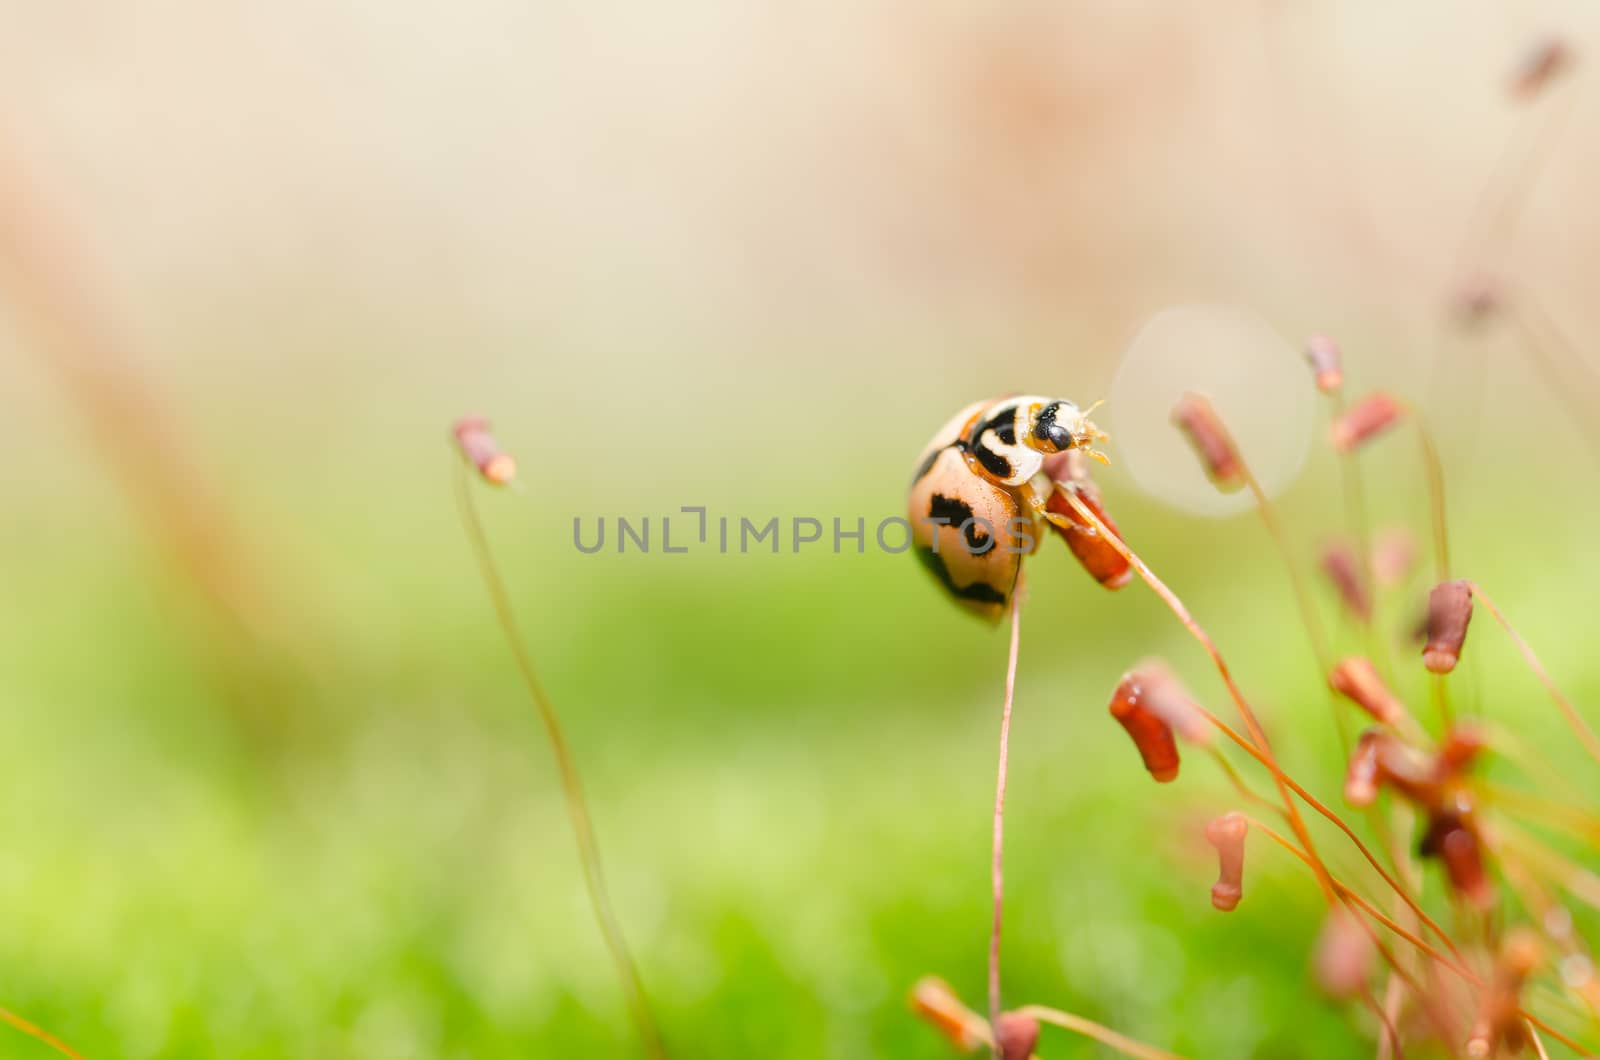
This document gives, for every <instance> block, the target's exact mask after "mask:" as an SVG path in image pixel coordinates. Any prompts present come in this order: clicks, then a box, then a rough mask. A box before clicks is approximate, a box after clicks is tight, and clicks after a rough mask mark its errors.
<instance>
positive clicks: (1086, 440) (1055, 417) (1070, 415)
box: [1028, 401, 1106, 457]
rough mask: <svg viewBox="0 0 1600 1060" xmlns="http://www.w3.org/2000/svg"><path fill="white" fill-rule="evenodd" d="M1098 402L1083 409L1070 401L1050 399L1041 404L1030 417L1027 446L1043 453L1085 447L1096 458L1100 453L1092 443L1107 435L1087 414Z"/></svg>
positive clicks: (1101, 439)
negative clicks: (1030, 426)
mask: <svg viewBox="0 0 1600 1060" xmlns="http://www.w3.org/2000/svg"><path fill="white" fill-rule="evenodd" d="M1099 405H1100V402H1098V401H1096V402H1095V403H1094V404H1093V405H1090V406H1089V408H1088V409H1087V410H1083V409H1079V408H1078V406H1077V405H1075V404H1073V403H1072V402H1070V401H1052V402H1050V403H1049V404H1046V405H1043V406H1041V407H1040V408H1039V411H1038V413H1037V414H1035V416H1034V417H1033V429H1032V430H1030V431H1029V432H1028V445H1029V447H1030V448H1033V449H1037V450H1039V451H1040V452H1043V453H1059V452H1063V451H1064V450H1067V449H1086V450H1088V451H1089V453H1090V454H1091V455H1093V456H1096V457H1098V456H1099V455H1100V454H1098V453H1096V452H1095V450H1094V449H1093V448H1092V447H1093V445H1094V443H1095V442H1097V441H1104V440H1105V437H1106V435H1105V432H1104V431H1102V430H1100V428H1098V427H1096V426H1095V425H1094V424H1093V423H1092V422H1091V421H1090V420H1089V413H1090V412H1093V411H1094V410H1095V409H1096V408H1097V407H1099Z"/></svg>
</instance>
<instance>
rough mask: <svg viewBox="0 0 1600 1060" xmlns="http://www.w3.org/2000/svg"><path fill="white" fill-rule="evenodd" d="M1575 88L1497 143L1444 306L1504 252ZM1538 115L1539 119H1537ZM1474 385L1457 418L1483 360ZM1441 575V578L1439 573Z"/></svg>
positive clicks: (1438, 371) (1441, 372)
mask: <svg viewBox="0 0 1600 1060" xmlns="http://www.w3.org/2000/svg"><path fill="white" fill-rule="evenodd" d="M1576 98H1577V93H1574V92H1567V93H1565V94H1564V99H1563V100H1562V101H1561V103H1560V104H1559V105H1558V106H1556V107H1555V108H1551V109H1546V110H1544V111H1543V112H1542V113H1541V112H1540V111H1538V110H1530V111H1529V112H1528V115H1527V117H1525V118H1524V119H1523V120H1522V123H1521V127H1520V129H1519V130H1518V133H1517V134H1516V135H1513V136H1512V137H1511V138H1510V139H1508V140H1507V141H1506V143H1505V146H1504V147H1503V148H1502V149H1501V152H1500V155H1499V157H1498V159H1497V160H1496V162H1495V167H1494V169H1493V171H1492V172H1491V174H1490V176H1489V179H1488V180H1487V181H1486V182H1485V184H1484V188H1483V191H1482V193H1481V194H1480V196H1479V199H1478V201H1477V203H1476V205H1475V207H1474V209H1473V212H1472V213H1471V214H1470V215H1469V217H1468V220H1467V224H1466V226H1465V229H1464V232H1463V236H1462V239H1461V245H1460V247H1459V249H1458V250H1457V252H1456V255H1455V258H1454V259H1453V260H1452V262H1451V265H1450V268H1449V272H1448V273H1447V275H1446V281H1445V282H1446V283H1447V284H1448V289H1447V290H1448V299H1449V302H1450V305H1449V307H1448V309H1449V311H1450V312H1452V313H1454V312H1456V311H1457V306H1456V304H1455V301H1456V299H1457V298H1458V296H1459V295H1460V288H1461V287H1462V285H1463V284H1464V283H1465V282H1466V281H1467V279H1468V277H1469V276H1470V274H1471V273H1472V272H1473V271H1474V270H1481V269H1483V268H1485V267H1486V266H1487V264H1488V262H1489V260H1490V259H1492V258H1493V257H1495V256H1496V255H1497V254H1504V253H1505V252H1506V251H1507V250H1508V249H1509V247H1510V244H1511V243H1512V241H1513V236H1514V234H1515V231H1516V227H1517V221H1518V219H1519V218H1520V216H1521V213H1522V210H1523V208H1524V207H1525V206H1526V204H1527V201H1528V199H1529V197H1530V196H1529V189H1530V187H1531V186H1532V185H1533V183H1534V180H1535V179H1536V178H1537V176H1538V174H1539V170H1540V168H1541V166H1542V165H1543V164H1544V162H1545V160H1546V157H1547V155H1548V153H1549V151H1550V150H1551V148H1553V147H1554V146H1555V144H1556V142H1557V140H1558V134H1559V133H1560V130H1561V128H1562V127H1563V125H1564V124H1565V122H1566V119H1567V116H1568V115H1569V114H1570V113H1571V110H1572V107H1573V105H1574V101H1575V100H1576ZM1541 118H1542V119H1543V121H1542V122H1541ZM1442 346H1443V329H1442V327H1441V328H1439V329H1438V330H1436V331H1435V333H1434V338H1433V341H1432V342H1431V344H1430V361H1431V363H1430V375H1431V377H1432V378H1431V380H1430V383H1429V392H1430V393H1431V394H1432V395H1434V397H1435V400H1437V398H1438V396H1439V394H1440V393H1441V391H1442V386H1443V383H1444V380H1445V378H1446V360H1445V358H1444V356H1443V349H1442ZM1474 377H1475V379H1474V382H1475V386H1474V390H1473V394H1472V399H1471V406H1470V408H1469V409H1468V410H1467V414H1466V415H1465V416H1464V417H1463V421H1462V422H1466V423H1474V422H1476V421H1477V418H1478V406H1479V404H1480V402H1481V398H1482V393H1481V392H1482V386H1483V361H1482V359H1481V355H1480V356H1479V358H1478V359H1477V361H1476V369H1475V372H1474ZM1441 580H1443V579H1441Z"/></svg>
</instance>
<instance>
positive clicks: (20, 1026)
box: [0, 1008, 83, 1060]
mask: <svg viewBox="0 0 1600 1060" xmlns="http://www.w3.org/2000/svg"><path fill="white" fill-rule="evenodd" d="M0 1022H3V1023H8V1024H10V1025H11V1026H12V1027H14V1028H16V1029H17V1030H19V1031H21V1032H22V1033H23V1034H26V1035H27V1036H28V1037H30V1038H32V1039H34V1040H35V1041H40V1042H43V1043H44V1044H45V1045H48V1046H49V1047H50V1048H52V1049H54V1050H55V1051H56V1052H58V1053H60V1054H61V1055H62V1056H70V1057H72V1060H83V1055H82V1054H81V1053H79V1052H78V1051H77V1050H76V1049H74V1048H73V1047H72V1046H70V1045H68V1044H67V1043H66V1042H64V1041H62V1040H61V1039H60V1038H57V1037H56V1036H55V1035H53V1034H51V1033H50V1032H49V1031H47V1030H45V1029H44V1028H43V1027H40V1026H39V1025H38V1024H35V1023H30V1022H29V1021H28V1020H25V1019H23V1018H22V1017H21V1016H19V1015H17V1014H16V1013H15V1012H12V1011H10V1010H9V1009H3V1008H0Z"/></svg>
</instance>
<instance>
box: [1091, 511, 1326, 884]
mask: <svg viewBox="0 0 1600 1060" xmlns="http://www.w3.org/2000/svg"><path fill="white" fill-rule="evenodd" d="M1063 496H1065V497H1066V499H1067V501H1068V503H1070V504H1071V505H1072V507H1073V510H1075V511H1076V512H1077V513H1078V515H1079V516H1080V517H1081V518H1082V519H1083V520H1084V521H1085V522H1087V523H1088V524H1089V525H1090V526H1092V527H1094V528H1095V532H1096V533H1098V534H1099V535H1100V536H1101V537H1103V538H1105V540H1106V541H1107V542H1108V543H1109V544H1110V545H1111V547H1112V548H1114V549H1116V550H1117V552H1118V553H1119V554H1121V556H1122V558H1123V559H1125V560H1127V561H1128V563H1129V565H1130V566H1132V567H1133V569H1134V570H1136V571H1138V572H1139V577H1140V578H1141V579H1143V580H1144V583H1145V584H1146V585H1148V586H1149V587H1150V589H1151V591H1152V592H1154V593H1155V594H1156V595H1157V596H1159V597H1160V598H1161V600H1162V602H1163V603H1165V604H1166V605H1167V608H1168V609H1169V610H1171V611H1172V613H1173V614H1174V615H1176V616H1177V618H1178V621H1179V622H1181V623H1182V624H1183V627H1184V628H1185V629H1187V630H1188V631H1189V633H1190V635H1191V636H1193V637H1194V638H1195V640H1197V641H1199V642H1200V646H1201V647H1202V648H1204V649H1205V652H1206V654H1207V655H1208V656H1210V658H1211V663H1212V665H1213V666H1215V667H1216V670H1217V673H1218V674H1220V675H1221V677H1222V683H1223V684H1224V685H1226V686H1227V689H1228V694H1229V695H1230V696H1231V697H1232V698H1233V702H1234V705H1235V706H1237V707H1238V708H1239V714H1240V715H1241V716H1242V717H1243V718H1244V723H1245V726H1246V728H1248V729H1249V730H1250V738H1251V740H1252V741H1253V744H1252V745H1251V746H1250V747H1247V748H1246V749H1247V750H1254V749H1255V748H1257V747H1259V748H1260V750H1259V752H1258V753H1257V754H1256V758H1257V759H1258V760H1259V761H1260V762H1261V764H1262V765H1264V766H1266V767H1267V770H1268V772H1270V773H1271V774H1272V781H1273V783H1274V784H1276V785H1277V788H1278V797H1279V798H1280V799H1281V800H1282V802H1283V806H1284V809H1285V811H1286V812H1287V813H1288V816H1289V824H1290V825H1291V826H1292V827H1293V828H1294V833H1295V836H1296V837H1297V838H1298V839H1299V840H1300V842H1301V843H1303V844H1304V845H1305V848H1306V851H1307V852H1308V853H1309V854H1310V855H1311V857H1312V859H1313V860H1314V861H1315V863H1316V873H1317V880H1318V881H1319V882H1320V883H1321V885H1322V890H1323V896H1324V897H1325V898H1326V899H1327V901H1328V904H1329V905H1332V904H1333V903H1334V902H1335V901H1337V899H1336V898H1335V896H1334V892H1333V885H1332V883H1331V882H1329V877H1328V869H1327V866H1325V865H1323V864H1322V859H1321V858H1318V857H1317V852H1316V846H1315V845H1314V844H1313V843H1312V841H1311V833H1310V832H1309V831H1307V830H1306V824H1305V820H1304V819H1303V818H1302V817H1301V816H1300V808H1299V806H1297V805H1296V804H1295V801H1294V799H1293V798H1291V797H1290V795H1289V780H1288V778H1287V777H1286V776H1285V775H1284V772H1283V770H1282V769H1280V768H1279V767H1278V760H1277V758H1276V757H1275V756H1274V755H1273V753H1272V747H1271V745H1270V744H1268V743H1267V737H1266V733H1264V732H1263V731H1262V729H1261V723H1260V722H1259V721H1257V720H1256V714H1255V711H1254V710H1252V709H1251V707H1250V704H1249V703H1248V702H1247V701H1246V700H1245V698H1244V693H1243V692H1241V691H1240V690H1239V686H1238V685H1237V684H1236V683H1235V682H1234V680H1233V673H1232V672H1231V671H1230V670H1229V669H1228V664H1227V663H1226V662H1225V661H1223V658H1222V653H1221V652H1219V651H1218V650H1217V646H1216V644H1215V643H1213V642H1212V640H1211V636H1210V634H1208V633H1207V632H1206V631H1205V630H1204V629H1203V628H1202V627H1201V625H1200V623H1198V622H1196V621H1195V620H1194V618H1193V616H1191V615H1190V614H1189V609H1188V608H1186V607H1184V606H1183V601H1182V600H1180V599H1178V596H1177V594H1176V593H1174V592H1173V591H1172V590H1171V589H1169V588H1167V585H1166V583H1165V582H1163V581H1162V580H1161V579H1160V578H1158V577H1156V574H1155V572H1154V571H1152V570H1151V569H1150V567H1149V565H1148V564H1146V563H1145V561H1144V560H1142V559H1140V558H1139V556H1138V554H1136V553H1135V552H1134V551H1133V549H1131V548H1129V547H1128V545H1127V542H1125V541H1123V540H1122V538H1121V536H1120V535H1118V534H1117V533H1115V532H1114V531H1113V530H1112V529H1111V528H1110V527H1109V526H1107V525H1106V524H1105V522H1104V521H1103V520H1102V519H1101V518H1100V517H1099V516H1098V515H1096V514H1095V513H1094V511H1093V510H1092V509H1091V508H1090V507H1089V506H1088V505H1086V504H1084V503H1083V501H1081V500H1079V499H1078V498H1077V497H1076V496H1073V495H1072V494H1071V493H1070V492H1068V493H1065V494H1063ZM1212 720H1213V721H1215V720H1216V719H1215V718H1213V719H1212Z"/></svg>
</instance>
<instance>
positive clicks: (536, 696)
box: [456, 463, 667, 1060]
mask: <svg viewBox="0 0 1600 1060" xmlns="http://www.w3.org/2000/svg"><path fill="white" fill-rule="evenodd" d="M456 500H457V502H458V503H459V506H460V509H461V522H462V525H463V527H465V529H466V532H467V538H468V539H469V540H470V541H471V543H472V550H473V552H474V554H475V555H476V556H477V560H478V569H479V572H480V573H481V574H482V575H483V583H484V586H485V587H486V588H487V589H488V591H489V599H490V601H491V602H492V603H493V605H494V611H495V616H496V618H497V619H498V620H499V623H500V630H501V632H502V633H504V634H505V639H506V643H507V645H508V646H509V647H510V648H511V656H512V658H513V659H514V660H515V662H516V667H517V672H518V673H519V674H520V675H521V677H522V683H523V686H524V687H525V688H526V689H527V692H528V696H529V698H530V699H532V700H533V704H534V707H535V709H536V710H537V711H538V714H539V720H540V721H541V722H542V723H543V725H544V731H545V736H546V737H547V738H548V740H549V743H550V750H551V753H552V755H553V756H554V757H555V760H556V768H557V769H558V770H559V772H560V774H561V788H562V793H563V795H564V796H565V799H566V804H567V815H568V817H570V818H571V821H572V833H573V838H574V839H575V840H576V841H577V846H578V860H579V862H580V863H581V864H582V866H583V880H584V886H585V887H586V888H587V890H588V892H589V904H590V906H591V907H592V908H593V910H594V916H595V921H596V922H597V923H598V924H599V926H600V933H601V935H602V936H603V937H604V938H605V943H606V948H607V949H608V950H609V951H610V953H611V959H612V961H613V962H614V963H615V965H616V969H617V976H618V979H619V980H620V981H621V983H622V989H623V993H624V994H625V995H626V997H627V1001H628V1008H629V1011H630V1013H631V1014H632V1017H633V1022H634V1025H635V1027H636V1028H637V1031H638V1034H639V1038H640V1041H641V1042H643V1044H644V1048H645V1052H646V1053H647V1054H648V1055H649V1056H651V1057H653V1058H655V1060H666V1057H667V1049H666V1045H665V1044H664V1043H663V1041H662V1039H661V1032H660V1030H659V1029H658V1027H657V1026H656V1021H655V1016H654V1015H653V1014H652V1013H651V1010H650V1002H649V998H648V997H647V995H646V994H645V989H644V980H643V979H642V978H641V977H640V975H639V969H638V966H637V965H636V964H635V963H634V960H633V956H632V954H631V953H630V952H629V950H628V944H627V941H626V940H625V939H624V938H623V934H622V925H621V923H620V922H619V921H618V920H617V916H616V913H615V912H614V911H613V909H612V906H611V896H610V893H609V891H608V890H607V888H606V881H605V873H604V872H603V871H602V867H601V864H600V846H599V843H598V841H597V840H596V839H595V834H594V824H593V821H592V820H591V818H590V815H589V806H588V803H587V801H586V800H585V798H584V794H583V785H582V783H581V782H580V780H579V778H578V766H577V763H576V761H575V760H574V758H573V755H572V750H571V748H570V747H569V746H568V744H567V738H566V734H565V733H564V731H563V730H562V728H561V719H560V718H559V717H558V716H557V714H556V709H555V706H554V704H552V703H551V701H550V697H549V696H548V695H547V694H546V693H545V690H544V685H543V683H542V682H541V681H540V680H539V675H538V672H537V671H536V670H535V669H534V665H533V658H532V656H531V655H529V653H528V650H527V647H526V646H525V644H524V642H523V638H522V632H521V628H520V627H519V626H518V624H517V618H516V612H515V611H513V610H512V607H511V597H510V594H509V593H507V591H506V587H505V582H504V580H503V579H502V578H501V577H500V571H499V567H498V566H497V565H496V564H495V561H494V553H493V550H492V549H491V548H490V547H489V537H488V534H487V533H485V531H484V528H483V521H482V520H481V519H480V518H479V517H478V508H477V505H476V504H475V503H474V502H473V499H472V488H471V484H470V483H469V482H468V481H467V474H466V470H465V465H463V464H460V463H458V464H457V465H456Z"/></svg>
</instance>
